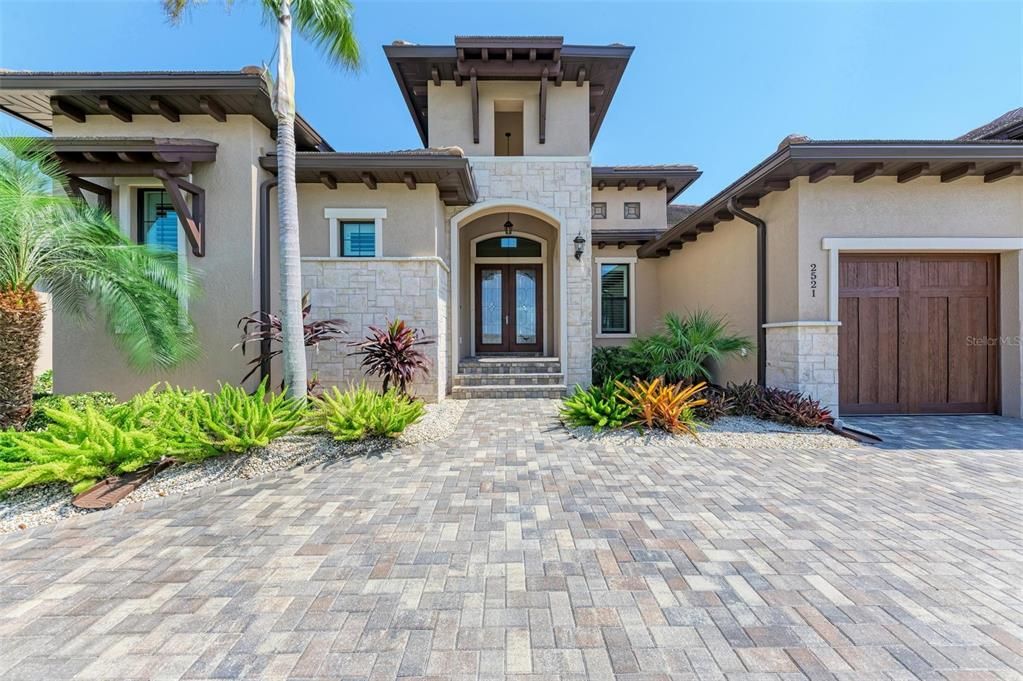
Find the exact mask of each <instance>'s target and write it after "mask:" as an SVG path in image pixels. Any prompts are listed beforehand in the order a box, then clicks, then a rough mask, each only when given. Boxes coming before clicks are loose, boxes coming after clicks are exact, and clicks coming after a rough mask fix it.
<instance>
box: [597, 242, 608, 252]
mask: <svg viewBox="0 0 1023 681" xmlns="http://www.w3.org/2000/svg"><path fill="white" fill-rule="evenodd" d="M604 246H607V242H606V241H598V242H597V250H598V251H602V250H604Z"/></svg>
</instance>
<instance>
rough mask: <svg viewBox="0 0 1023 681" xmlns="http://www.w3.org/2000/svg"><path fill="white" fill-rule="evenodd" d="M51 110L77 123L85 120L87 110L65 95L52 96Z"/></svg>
mask: <svg viewBox="0 0 1023 681" xmlns="http://www.w3.org/2000/svg"><path fill="white" fill-rule="evenodd" d="M50 110H52V111H53V113H55V114H60V115H61V116H66V117H68V118H70V119H71V120H73V121H74V122H75V123H84V122H85V112H84V111H82V110H81V109H79V108H78V107H77V106H75V105H74V104H72V103H71V102H69V101H68V100H66V99H64V98H63V97H50Z"/></svg>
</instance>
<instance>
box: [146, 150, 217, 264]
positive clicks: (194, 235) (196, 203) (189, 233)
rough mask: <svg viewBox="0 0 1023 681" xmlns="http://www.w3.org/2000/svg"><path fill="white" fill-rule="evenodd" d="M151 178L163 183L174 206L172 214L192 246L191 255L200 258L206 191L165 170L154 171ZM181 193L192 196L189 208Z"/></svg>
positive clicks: (203, 243) (201, 254)
mask: <svg viewBox="0 0 1023 681" xmlns="http://www.w3.org/2000/svg"><path fill="white" fill-rule="evenodd" d="M153 177H156V178H158V179H159V180H160V181H161V182H162V183H163V188H164V189H165V190H166V191H167V196H169V197H170V200H171V203H172V204H173V205H174V212H175V213H177V216H178V220H179V221H180V222H181V225H182V226H183V227H184V228H185V236H186V237H188V243H189V244H190V245H191V246H192V253H194V254H195V255H196V256H197V257H199V258H202V257H203V256H205V255H206V190H205V189H203V188H202V187H200V186H199V185H196V184H192V183H191V182H189V181H188V180H183V179H181V178H180V177H174V176H173V175H171V174H170V173H168V172H167V171H165V170H154V171H153ZM182 192H187V193H188V194H190V195H191V196H192V206H191V208H189V206H188V203H187V202H186V201H185V196H184V194H183V193H182Z"/></svg>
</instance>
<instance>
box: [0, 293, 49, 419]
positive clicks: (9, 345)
mask: <svg viewBox="0 0 1023 681" xmlns="http://www.w3.org/2000/svg"><path fill="white" fill-rule="evenodd" d="M45 317H46V311H45V310H44V309H43V305H42V303H41V302H40V301H39V296H38V295H36V292H35V291H33V290H32V289H25V290H22V289H15V290H14V291H4V292H0V430H4V429H6V428H16V429H19V430H20V429H21V428H22V427H23V426H24V425H25V421H27V420H28V417H29V416H31V415H32V382H33V380H34V379H35V366H36V360H37V359H38V358H39V344H40V339H41V338H42V334H43V319H44V318H45Z"/></svg>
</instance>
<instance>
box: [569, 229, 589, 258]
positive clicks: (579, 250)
mask: <svg viewBox="0 0 1023 681" xmlns="http://www.w3.org/2000/svg"><path fill="white" fill-rule="evenodd" d="M572 243H574V244H575V259H576V260H582V257H583V246H585V245H586V239H584V238H583V235H582V234H577V235H576V237H575V239H573V240H572Z"/></svg>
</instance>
